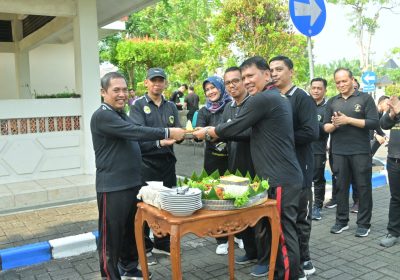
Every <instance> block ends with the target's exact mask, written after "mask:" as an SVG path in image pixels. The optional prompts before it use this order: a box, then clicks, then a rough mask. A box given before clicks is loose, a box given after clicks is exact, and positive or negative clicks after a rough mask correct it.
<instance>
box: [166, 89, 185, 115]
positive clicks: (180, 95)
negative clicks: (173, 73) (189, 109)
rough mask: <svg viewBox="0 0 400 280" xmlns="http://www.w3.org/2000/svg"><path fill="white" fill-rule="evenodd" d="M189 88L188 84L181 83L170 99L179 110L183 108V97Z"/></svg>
mask: <svg viewBox="0 0 400 280" xmlns="http://www.w3.org/2000/svg"><path fill="white" fill-rule="evenodd" d="M187 89H188V86H187V84H182V85H180V87H179V88H178V90H176V91H174V92H173V93H172V96H171V98H170V99H169V101H171V102H173V103H175V105H176V107H177V108H178V110H182V107H183V104H182V102H181V98H183V97H184V96H185V91H187Z"/></svg>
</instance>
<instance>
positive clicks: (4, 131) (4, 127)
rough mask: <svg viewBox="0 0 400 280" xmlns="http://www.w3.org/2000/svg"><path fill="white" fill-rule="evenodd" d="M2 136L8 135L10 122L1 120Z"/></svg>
mask: <svg viewBox="0 0 400 280" xmlns="http://www.w3.org/2000/svg"><path fill="white" fill-rule="evenodd" d="M0 123H1V135H8V121H7V120H1V121H0Z"/></svg>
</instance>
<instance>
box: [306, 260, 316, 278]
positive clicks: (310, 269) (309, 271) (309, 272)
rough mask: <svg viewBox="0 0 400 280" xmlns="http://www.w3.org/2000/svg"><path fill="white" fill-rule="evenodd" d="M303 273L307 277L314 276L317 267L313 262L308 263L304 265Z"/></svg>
mask: <svg viewBox="0 0 400 280" xmlns="http://www.w3.org/2000/svg"><path fill="white" fill-rule="evenodd" d="M303 271H304V273H305V274H306V275H312V274H314V272H315V267H314V266H313V264H312V262H311V261H306V262H304V263H303Z"/></svg>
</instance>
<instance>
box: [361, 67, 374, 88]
mask: <svg viewBox="0 0 400 280" xmlns="http://www.w3.org/2000/svg"><path fill="white" fill-rule="evenodd" d="M361 80H362V82H363V84H364V87H363V91H365V92H373V91H375V83H376V73H375V72H373V71H365V72H364V73H363V74H362V76H361Z"/></svg>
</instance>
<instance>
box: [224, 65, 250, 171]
mask: <svg viewBox="0 0 400 280" xmlns="http://www.w3.org/2000/svg"><path fill="white" fill-rule="evenodd" d="M241 75H242V74H241V71H240V68H239V67H231V68H228V69H226V71H225V75H224V84H225V89H226V91H227V92H228V93H229V95H230V96H231V97H232V98H233V101H231V102H230V103H228V104H227V105H226V106H225V108H224V112H223V114H222V121H223V122H230V121H232V120H234V119H235V118H236V117H237V116H238V115H239V113H240V111H241V110H242V108H243V107H244V106H245V105H246V102H247V100H248V98H249V97H250V95H249V94H248V93H247V92H246V89H245V88H244V85H243V82H242V77H241ZM250 134H251V128H249V129H248V130H246V132H245V133H241V134H240V135H237V136H235V137H234V138H232V139H227V140H228V143H227V149H228V170H229V171H230V172H231V173H233V174H234V173H235V172H236V171H237V170H239V171H240V173H241V174H242V175H243V176H245V175H246V174H247V173H249V174H250V175H251V177H252V178H254V176H255V171H254V166H253V161H252V160H251V154H250Z"/></svg>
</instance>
